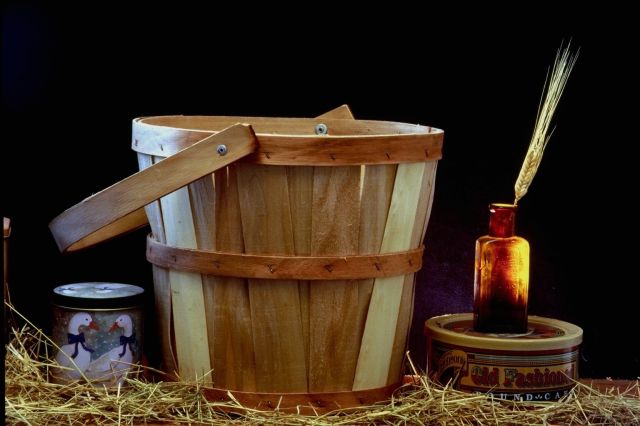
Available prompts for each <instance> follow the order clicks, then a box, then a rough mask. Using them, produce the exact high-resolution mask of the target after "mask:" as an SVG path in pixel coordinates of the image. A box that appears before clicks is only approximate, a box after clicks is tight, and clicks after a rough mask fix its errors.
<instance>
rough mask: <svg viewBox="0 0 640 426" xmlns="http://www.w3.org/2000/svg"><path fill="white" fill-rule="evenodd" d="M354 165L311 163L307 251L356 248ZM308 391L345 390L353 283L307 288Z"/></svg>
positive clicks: (350, 365) (353, 353) (351, 356)
mask: <svg viewBox="0 0 640 426" xmlns="http://www.w3.org/2000/svg"><path fill="white" fill-rule="evenodd" d="M359 195H360V167H316V168H315V170H314V176H313V217H312V237H311V254H313V255H326V254H332V255H347V254H355V253H357V251H358V230H359V216H360V205H359V204H360V201H359V198H360V197H359ZM309 299H310V306H309V317H310V322H311V324H310V337H309V343H310V349H309V356H310V362H309V391H310V392H322V391H328V390H331V391H336V390H348V389H350V388H351V384H352V382H353V375H354V371H355V361H356V359H357V353H358V350H359V347H358V346H359V345H358V344H357V342H356V340H357V338H358V335H357V331H358V330H357V310H356V309H354V307H356V306H357V305H358V283H357V282H356V281H333V282H331V285H326V284H325V283H321V282H320V283H317V282H312V283H311V284H310V288H309Z"/></svg>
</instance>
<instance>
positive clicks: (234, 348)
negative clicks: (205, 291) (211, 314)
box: [211, 165, 257, 391]
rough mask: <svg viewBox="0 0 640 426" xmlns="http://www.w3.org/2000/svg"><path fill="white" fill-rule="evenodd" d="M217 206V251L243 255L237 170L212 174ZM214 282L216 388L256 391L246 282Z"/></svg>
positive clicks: (216, 278) (219, 279)
mask: <svg viewBox="0 0 640 426" xmlns="http://www.w3.org/2000/svg"><path fill="white" fill-rule="evenodd" d="M214 179H215V189H216V197H215V206H216V227H215V233H216V248H217V249H219V250H227V251H232V252H237V253H242V252H243V251H244V241H243V237H242V221H241V218H240V202H239V199H238V180H237V175H236V167H235V166H233V165H231V166H229V167H228V168H227V169H223V170H219V171H217V172H215V174H214ZM211 278H212V279H214V280H215V287H214V288H215V291H214V303H215V320H214V324H215V333H214V337H215V343H214V346H215V352H214V358H213V369H214V373H215V377H216V385H217V386H221V387H224V388H226V389H240V390H245V391H255V390H256V389H257V388H256V361H255V353H254V346H253V330H252V326H251V308H250V306H249V288H248V284H247V281H246V280H244V279H239V278H231V277H215V278H213V277H211Z"/></svg>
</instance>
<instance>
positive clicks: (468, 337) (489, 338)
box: [424, 313, 582, 351]
mask: <svg viewBox="0 0 640 426" xmlns="http://www.w3.org/2000/svg"><path fill="white" fill-rule="evenodd" d="M424 331H425V334H426V335H427V336H428V337H431V338H432V339H435V340H438V341H441V342H444V343H448V344H451V345H459V346H462V347H470V348H478V349H494V350H533V351H544V350H555V349H565V348H570V347H574V346H579V345H580V343H582V329H581V328H580V327H578V326H577V325H573V324H571V323H568V322H565V321H560V320H557V319H552V318H545V317H538V316H535V315H529V332H528V333H523V334H517V335H515V334H510V335H507V334H492V333H479V332H476V331H474V330H473V314H471V313H466V314H449V315H442V316H439V317H433V318H431V319H429V320H427V322H426V323H425V329H424Z"/></svg>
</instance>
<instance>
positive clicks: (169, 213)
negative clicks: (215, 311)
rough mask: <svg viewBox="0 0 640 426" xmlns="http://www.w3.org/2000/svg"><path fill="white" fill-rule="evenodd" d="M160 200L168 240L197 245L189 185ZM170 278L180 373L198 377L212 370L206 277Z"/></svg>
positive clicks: (172, 274) (172, 275)
mask: <svg viewBox="0 0 640 426" xmlns="http://www.w3.org/2000/svg"><path fill="white" fill-rule="evenodd" d="M165 161H166V160H165ZM160 204H161V206H162V214H163V219H164V229H165V235H166V238H167V243H169V244H172V245H176V246H181V247H193V248H195V247H196V246H197V241H196V233H195V227H194V223H193V218H192V216H191V204H190V199H189V190H188V188H186V187H185V188H181V189H179V190H177V191H175V192H172V193H171V194H168V195H166V196H164V197H162V198H161V200H160ZM169 281H170V283H171V303H172V309H173V318H174V331H175V341H176V351H177V355H178V368H179V373H180V377H181V379H183V380H187V381H191V380H196V379H197V378H201V377H203V376H204V375H205V374H208V373H210V372H211V362H210V358H209V345H208V337H207V325H206V312H205V303H204V295H203V290H202V278H201V276H200V274H197V273H192V272H183V271H178V270H170V271H169ZM207 377H208V379H207V380H205V383H206V382H211V376H210V375H209V376H207Z"/></svg>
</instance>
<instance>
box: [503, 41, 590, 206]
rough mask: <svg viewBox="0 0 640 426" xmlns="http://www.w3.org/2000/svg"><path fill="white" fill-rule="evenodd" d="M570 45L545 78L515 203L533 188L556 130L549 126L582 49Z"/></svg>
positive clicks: (560, 51) (559, 55)
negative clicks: (574, 50) (548, 144)
mask: <svg viewBox="0 0 640 426" xmlns="http://www.w3.org/2000/svg"><path fill="white" fill-rule="evenodd" d="M570 47H571V43H569V44H568V45H567V47H566V48H564V49H563V48H562V46H560V49H558V53H557V54H556V58H555V61H554V62H553V67H552V69H551V77H550V78H549V74H548V73H547V78H545V85H544V88H543V90H542V96H543V97H541V98H540V105H539V106H538V116H537V118H536V124H535V126H534V129H533V135H532V136H531V142H529V149H528V150H527V154H526V155H525V157H524V162H523V163H522V168H521V169H520V173H519V174H518V179H516V184H515V186H514V189H515V201H514V203H513V204H515V205H517V204H518V201H520V199H521V198H522V197H524V195H525V194H526V193H527V191H528V190H529V187H530V186H531V181H532V180H533V178H534V176H535V175H536V172H537V171H538V167H539V166H540V162H541V161H542V155H543V154H544V149H545V148H546V146H547V143H548V142H549V139H550V138H551V133H553V131H552V132H551V133H549V125H550V124H551V119H552V118H553V113H554V112H555V110H556V107H557V106H558V102H559V101H560V97H561V96H562V92H563V91H564V87H565V85H566V84H567V80H568V79H569V75H570V74H571V71H572V70H573V66H574V65H575V63H576V59H578V54H579V53H580V49H578V51H577V52H576V53H575V55H573V54H571V52H570V50H569V48H570ZM547 83H548V84H547ZM545 89H546V95H545ZM548 133H549V134H548Z"/></svg>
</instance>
